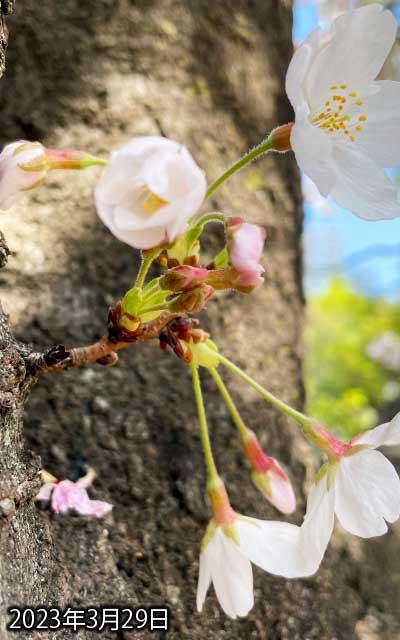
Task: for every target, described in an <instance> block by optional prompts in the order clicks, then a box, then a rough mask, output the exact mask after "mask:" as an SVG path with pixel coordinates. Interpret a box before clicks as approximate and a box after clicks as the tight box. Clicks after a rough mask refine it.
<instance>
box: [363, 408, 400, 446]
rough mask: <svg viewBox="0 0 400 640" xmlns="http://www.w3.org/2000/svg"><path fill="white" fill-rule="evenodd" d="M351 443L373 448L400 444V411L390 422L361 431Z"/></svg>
mask: <svg viewBox="0 0 400 640" xmlns="http://www.w3.org/2000/svg"><path fill="white" fill-rule="evenodd" d="M351 444H352V445H359V444H365V445H368V446H370V447H372V448H373V449H377V448H378V447H383V446H396V445H400V412H399V413H398V414H396V415H395V417H394V418H393V419H392V420H391V421H390V422H385V423H384V424H380V425H379V426H378V427H375V429H370V430H369V431H365V432H364V433H360V434H359V435H357V436H356V437H355V438H353V439H352V441H351Z"/></svg>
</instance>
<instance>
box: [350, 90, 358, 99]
mask: <svg viewBox="0 0 400 640" xmlns="http://www.w3.org/2000/svg"><path fill="white" fill-rule="evenodd" d="M349 96H350V98H355V97H356V96H357V93H356V92H355V91H351V92H350V93H349Z"/></svg>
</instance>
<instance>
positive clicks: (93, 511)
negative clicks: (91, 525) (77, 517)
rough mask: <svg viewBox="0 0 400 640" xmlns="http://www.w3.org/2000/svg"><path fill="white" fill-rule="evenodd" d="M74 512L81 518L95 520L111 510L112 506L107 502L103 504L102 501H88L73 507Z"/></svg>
mask: <svg viewBox="0 0 400 640" xmlns="http://www.w3.org/2000/svg"><path fill="white" fill-rule="evenodd" d="M74 508H75V510H76V511H77V512H78V513H80V514H81V515H83V516H94V517H95V518H103V517H104V516H106V515H107V514H108V513H110V511H111V510H112V508H113V505H112V504H110V503H109V502H103V501H102V500H90V499H89V502H85V501H82V502H81V503H80V505H79V508H78V507H77V506H75V507H74Z"/></svg>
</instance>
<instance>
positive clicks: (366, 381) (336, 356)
mask: <svg viewBox="0 0 400 640" xmlns="http://www.w3.org/2000/svg"><path fill="white" fill-rule="evenodd" d="M385 331H393V332H396V333H398V334H399V335H400V302H398V303H395V304H392V303H390V302H387V301H386V300H383V299H379V298H368V297H366V296H363V295H361V294H359V293H356V292H355V291H353V290H352V289H351V287H350V285H349V284H347V283H346V282H345V281H344V280H342V279H339V278H336V279H333V280H332V281H331V283H330V285H329V287H328V289H327V290H326V291H324V292H323V293H322V294H318V295H315V296H312V297H311V298H310V299H309V306H308V323H307V329H306V335H305V342H306V358H305V382H306V391H307V412H308V415H311V416H314V417H315V418H318V419H320V420H322V421H323V422H324V423H326V425H327V426H328V427H329V428H332V429H333V430H335V431H336V432H337V433H338V434H339V435H340V436H341V437H344V438H345V439H348V438H350V437H352V436H353V435H355V434H356V433H358V432H359V431H363V430H365V429H370V428H372V427H374V426H375V425H376V423H377V420H378V418H379V410H380V409H381V408H382V407H383V406H384V404H385V402H388V401H394V400H396V398H397V397H398V398H399V403H400V375H399V374H398V373H397V374H396V372H393V371H389V370H387V369H385V368H384V367H383V366H382V365H381V364H379V363H377V362H375V361H374V360H372V359H371V358H370V357H369V356H368V355H367V353H366V348H367V346H368V344H369V343H370V342H371V341H373V340H374V339H375V338H376V337H377V336H378V335H380V334H381V333H382V332H385Z"/></svg>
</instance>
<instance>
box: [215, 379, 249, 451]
mask: <svg viewBox="0 0 400 640" xmlns="http://www.w3.org/2000/svg"><path fill="white" fill-rule="evenodd" d="M209 372H210V373H211V375H212V377H213V378H214V380H215V382H216V383H217V387H218V389H219V391H220V393H221V396H222V397H223V399H224V401H225V404H226V406H227V407H228V409H229V413H230V414H231V416H232V420H233V422H234V423H235V425H236V427H237V430H238V431H239V435H240V437H241V439H242V440H245V439H246V436H247V427H246V425H245V424H244V422H243V420H242V418H241V417H240V414H239V411H238V410H237V409H236V406H235V403H234V402H233V400H232V398H231V395H230V393H229V391H228V389H227V388H226V386H225V384H224V382H223V380H222V378H221V376H220V375H219V373H218V371H217V370H216V369H209Z"/></svg>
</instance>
